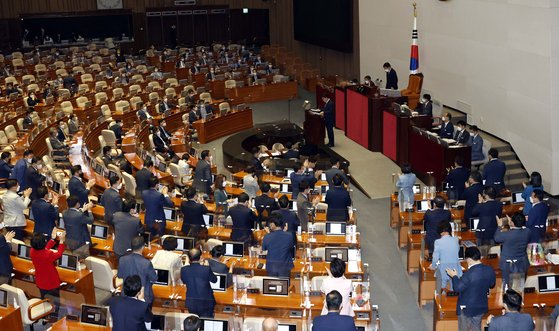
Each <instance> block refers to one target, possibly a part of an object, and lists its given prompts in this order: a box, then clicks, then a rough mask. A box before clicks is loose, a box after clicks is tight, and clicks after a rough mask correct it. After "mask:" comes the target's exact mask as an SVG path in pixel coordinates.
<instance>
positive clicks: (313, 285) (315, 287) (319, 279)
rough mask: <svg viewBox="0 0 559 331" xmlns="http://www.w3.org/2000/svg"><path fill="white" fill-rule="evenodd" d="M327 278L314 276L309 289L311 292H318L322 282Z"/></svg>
mask: <svg viewBox="0 0 559 331" xmlns="http://www.w3.org/2000/svg"><path fill="white" fill-rule="evenodd" d="M326 278H328V276H314V277H313V278H312V279H311V289H312V290H313V291H320V287H322V282H323V281H324V280H325V279H326Z"/></svg>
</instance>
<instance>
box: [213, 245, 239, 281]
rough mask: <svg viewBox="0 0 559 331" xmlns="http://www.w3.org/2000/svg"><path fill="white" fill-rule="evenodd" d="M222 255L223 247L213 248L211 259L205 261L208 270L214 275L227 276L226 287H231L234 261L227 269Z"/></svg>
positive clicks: (223, 252)
mask: <svg viewBox="0 0 559 331" xmlns="http://www.w3.org/2000/svg"><path fill="white" fill-rule="evenodd" d="M223 254H225V248H224V247H223V245H217V246H214V247H213V248H212V250H211V255H212V258H211V259H209V260H207V261H208V265H209V266H210V269H212V272H213V273H214V274H222V275H227V287H230V286H231V285H233V269H234V268H235V262H236V261H235V260H233V262H232V263H231V266H230V267H227V264H225V262H227V260H225V261H223V260H224V259H223Z"/></svg>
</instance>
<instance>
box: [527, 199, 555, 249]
mask: <svg viewBox="0 0 559 331" xmlns="http://www.w3.org/2000/svg"><path fill="white" fill-rule="evenodd" d="M530 202H531V203H532V208H531V209H530V212H529V213H528V222H526V227H527V228H528V229H530V243H541V242H542V241H543V240H544V237H545V232H546V230H547V226H546V224H547V217H548V214H549V205H548V204H547V202H545V201H543V191H542V190H534V191H532V195H531V196H530Z"/></svg>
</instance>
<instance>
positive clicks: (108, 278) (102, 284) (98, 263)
mask: <svg viewBox="0 0 559 331" xmlns="http://www.w3.org/2000/svg"><path fill="white" fill-rule="evenodd" d="M85 265H86V267H87V269H89V270H91V272H92V273H93V284H94V286H95V288H98V289H100V290H104V291H109V292H112V291H114V290H115V288H114V286H113V277H114V273H113V270H112V269H111V265H110V264H109V262H107V261H106V260H103V259H100V258H98V257H93V256H89V257H87V258H86V259H85Z"/></svg>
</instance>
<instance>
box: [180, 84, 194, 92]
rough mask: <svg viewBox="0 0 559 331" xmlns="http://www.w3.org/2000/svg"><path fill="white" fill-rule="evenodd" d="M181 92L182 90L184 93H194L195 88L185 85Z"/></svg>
mask: <svg viewBox="0 0 559 331" xmlns="http://www.w3.org/2000/svg"><path fill="white" fill-rule="evenodd" d="M183 90H184V91H190V90H192V91H196V88H195V87H194V85H186V86H185V87H184V88H183Z"/></svg>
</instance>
